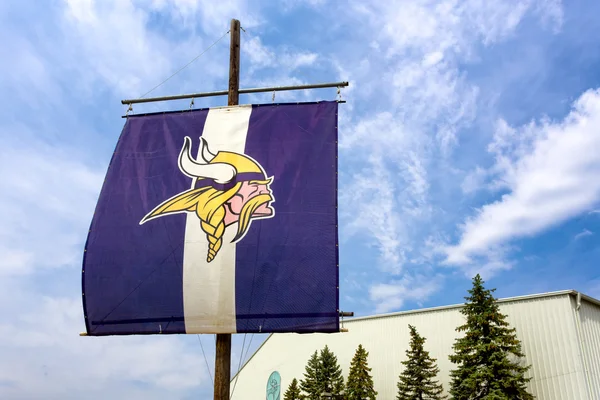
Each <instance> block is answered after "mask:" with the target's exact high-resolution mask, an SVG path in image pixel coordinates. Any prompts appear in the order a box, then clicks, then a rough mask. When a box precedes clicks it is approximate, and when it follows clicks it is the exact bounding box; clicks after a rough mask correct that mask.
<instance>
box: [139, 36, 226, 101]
mask: <svg viewBox="0 0 600 400" xmlns="http://www.w3.org/2000/svg"><path fill="white" fill-rule="evenodd" d="M228 33H229V31H227V32H225V34H223V36H221V37H220V38H218V39H217V40H216V41H215V42H214V43H213V44H211V45H210V46H208V47H207V48H206V49H205V50H204V51H203V52H202V53H200V54H198V55H197V56H196V57H195V58H194V59H193V60H192V61H190V62H189V63H187V64H185V65H184V66H183V67H181V68H179V69H178V70H177V71H175V73H173V75H171V76H169V77H168V78H167V79H165V80H164V81H162V82H161V83H159V84H158V85H156V86H154V87H153V88H152V89H150V90H149V91H147V92H146V93H144V94H143V95H142V96H140V99H142V98H144V97H146V96H147V95H149V94H150V93H151V92H153V91H154V90H155V89H157V88H158V87H160V86H162V85H163V84H164V83H165V82H167V81H168V80H169V79H171V78H172V77H174V76H175V75H177V74H178V73H180V72H181V71H183V70H184V69H185V68H187V67H188V66H189V65H190V64H192V63H193V62H194V61H196V60H197V59H199V58H200V57H201V56H202V55H204V53H206V52H207V51H208V50H210V49H211V48H212V47H213V46H214V45H216V44H217V43H219V42H220V41H221V40H223V38H224V37H225V36H227V34H228Z"/></svg>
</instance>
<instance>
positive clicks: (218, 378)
mask: <svg viewBox="0 0 600 400" xmlns="http://www.w3.org/2000/svg"><path fill="white" fill-rule="evenodd" d="M230 37H231V42H230V45H229V92H228V94H227V105H229V106H237V105H238V104H239V99H240V95H239V90H240V21H238V20H237V19H232V20H231V28H230ZM230 379H231V334H229V333H223V334H217V345H216V356H215V390H214V392H215V393H214V400H229V381H230Z"/></svg>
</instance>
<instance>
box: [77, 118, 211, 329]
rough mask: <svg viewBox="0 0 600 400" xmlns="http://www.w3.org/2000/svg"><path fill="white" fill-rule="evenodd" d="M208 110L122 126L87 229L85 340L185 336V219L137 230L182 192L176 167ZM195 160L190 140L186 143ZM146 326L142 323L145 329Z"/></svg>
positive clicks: (183, 182)
mask: <svg viewBox="0 0 600 400" xmlns="http://www.w3.org/2000/svg"><path fill="white" fill-rule="evenodd" d="M207 114H208V110H198V111H193V112H185V113H176V114H175V113H174V114H156V115H149V116H143V117H132V118H128V119H127V122H126V123H125V126H124V128H123V132H122V133H121V137H120V138H119V142H118V143H117V146H116V149H115V153H114V154H113V157H112V160H111V163H110V166H109V168H108V172H107V174H106V180H105V182H104V185H103V187H102V190H101V192H100V197H99V198H98V203H97V206H96V211H95V213H94V217H93V220H92V223H91V226H90V231H89V234H88V240H87V243H86V250H85V253H84V261H83V274H82V280H83V282H82V284H83V306H84V316H85V323H86V328H87V332H88V334H90V335H118V334H143V333H159V332H162V333H185V325H184V321H183V296H182V291H183V288H182V275H183V238H184V234H185V218H186V217H185V215H184V214H174V215H171V216H169V218H158V219H157V220H156V221H153V223H151V224H149V223H146V224H143V225H141V226H140V225H139V222H140V220H141V219H142V218H143V217H144V216H145V215H146V213H147V212H148V211H149V210H152V209H153V208H154V207H155V206H156V205H157V204H160V203H161V202H163V201H164V200H165V199H168V198H170V197H171V196H173V195H175V194H177V193H179V192H181V191H182V190H185V189H189V187H190V178H189V177H187V176H185V175H183V174H182V173H181V171H180V170H179V167H178V164H177V159H178V157H179V152H180V151H181V144H182V143H183V138H184V137H185V136H190V137H192V138H194V137H195V138H197V137H199V136H200V135H201V134H202V131H203V129H204V123H205V121H206V115H207ZM194 142H195V143H194V145H195V146H196V148H192V154H197V152H198V145H199V144H198V140H196V141H194ZM146 321H147V322H146Z"/></svg>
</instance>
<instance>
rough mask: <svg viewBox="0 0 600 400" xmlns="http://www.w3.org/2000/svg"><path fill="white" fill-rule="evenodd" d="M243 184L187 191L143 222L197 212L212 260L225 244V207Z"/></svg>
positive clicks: (152, 213) (172, 199) (153, 212)
mask: <svg viewBox="0 0 600 400" xmlns="http://www.w3.org/2000/svg"><path fill="white" fill-rule="evenodd" d="M241 186H242V183H241V182H238V183H236V184H235V185H234V186H233V187H232V188H231V189H229V190H226V191H223V190H218V189H215V188H213V187H212V186H206V187H202V188H197V189H191V190H188V191H185V192H183V193H181V194H179V195H177V196H175V197H173V198H171V199H169V200H167V201H165V202H164V203H163V204H161V205H160V206H158V207H157V208H156V209H155V210H153V211H152V212H151V213H150V214H148V215H147V216H146V217H144V219H142V221H141V222H140V223H141V224H142V223H144V222H146V221H147V220H148V219H150V218H153V217H157V216H160V215H164V214H172V213H177V212H181V211H192V212H196V215H197V216H198V218H199V219H200V224H201V225H200V226H201V228H202V230H203V231H204V232H205V233H206V238H207V239H208V254H207V256H206V261H207V262H211V261H212V260H214V258H215V257H216V256H217V253H218V252H219V250H220V249H221V245H222V244H223V233H224V232H225V222H224V219H225V207H224V204H225V203H227V202H228V201H229V199H231V198H232V197H233V196H234V195H235V194H236V193H237V192H238V190H240V187H241Z"/></svg>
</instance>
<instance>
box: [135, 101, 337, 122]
mask: <svg viewBox="0 0 600 400" xmlns="http://www.w3.org/2000/svg"><path fill="white" fill-rule="evenodd" d="M331 103H339V101H338V100H316V101H299V102H286V103H248V104H239V105H234V106H216V107H204V108H194V109H181V110H171V111H156V112H150V113H142V114H129V115H126V116H124V117H125V118H127V119H129V118H135V117H147V116H152V115H163V114H186V113H189V114H191V113H195V112H203V111H204V112H206V111H209V110H217V109H224V108H242V107H252V108H255V107H268V106H273V107H285V106H301V105H311V104H331Z"/></svg>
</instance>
